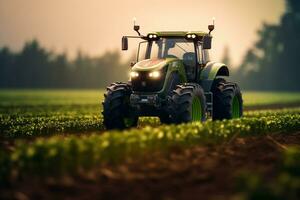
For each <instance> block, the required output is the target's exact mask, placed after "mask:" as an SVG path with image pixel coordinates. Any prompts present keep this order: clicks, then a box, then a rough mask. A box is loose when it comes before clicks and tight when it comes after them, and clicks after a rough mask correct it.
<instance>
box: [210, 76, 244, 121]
mask: <svg viewBox="0 0 300 200" xmlns="http://www.w3.org/2000/svg"><path fill="white" fill-rule="evenodd" d="M212 92H213V117H212V118H213V120H223V119H233V118H239V117H241V116H242V115H243V98H242V93H241V91H240V88H239V86H238V85H237V84H236V83H232V82H227V81H226V80H225V79H222V78H218V79H216V80H215V81H214V83H213V86H212Z"/></svg>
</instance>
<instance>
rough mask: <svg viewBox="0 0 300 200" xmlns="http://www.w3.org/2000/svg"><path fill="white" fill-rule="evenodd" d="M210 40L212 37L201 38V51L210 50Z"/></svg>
mask: <svg viewBox="0 0 300 200" xmlns="http://www.w3.org/2000/svg"><path fill="white" fill-rule="evenodd" d="M211 40H212V37H211V36H209V35H206V36H204V37H203V49H211Z"/></svg>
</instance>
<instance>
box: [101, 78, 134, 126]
mask: <svg viewBox="0 0 300 200" xmlns="http://www.w3.org/2000/svg"><path fill="white" fill-rule="evenodd" d="M131 93H132V90H131V86H130V85H129V84H127V83H112V84H111V85H110V86H109V87H107V92H106V94H104V102H103V103H102V105H103V112H102V115H103V124H104V126H105V127H106V128H107V129H125V128H130V127H134V126H137V122H138V116H137V115H136V114H135V112H134V110H133V109H132V108H131V107H130V105H129V98H130V94H131Z"/></svg>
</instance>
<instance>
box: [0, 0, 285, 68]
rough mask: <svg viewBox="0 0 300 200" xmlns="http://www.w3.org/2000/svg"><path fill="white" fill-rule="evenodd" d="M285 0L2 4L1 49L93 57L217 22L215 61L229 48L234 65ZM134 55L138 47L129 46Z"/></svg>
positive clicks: (10, 0) (6, 0)
mask: <svg viewBox="0 0 300 200" xmlns="http://www.w3.org/2000/svg"><path fill="white" fill-rule="evenodd" d="M284 10H285V2H284V0H251V1H247V0H215V1H212V0H210V1H208V0H185V1H175V0H148V1H145V0H127V1H126V0H123V1H122V0H119V1H117V0H0V47H2V46H8V47H10V48H11V49H12V50H14V51H17V50H20V49H21V48H22V46H23V45H24V42H25V41H28V40H32V39H34V38H36V39H38V40H39V41H40V42H41V44H42V45H43V46H45V47H47V48H50V49H51V50H53V51H56V52H64V51H66V52H67V53H68V55H69V56H71V57H72V56H74V55H76V52H77V51H78V49H81V50H82V51H83V52H84V53H86V54H89V55H92V56H93V55H100V54H102V53H104V52H105V51H107V50H115V49H120V46H121V44H120V43H121V37H122V35H135V32H134V31H133V30H132V25H133V22H132V19H133V18H134V17H135V18H137V23H138V24H139V25H140V26H141V32H142V33H147V32H150V31H161V30H188V31H189V30H191V31H193V30H195V31H196V30H201V31H206V30H207V25H208V24H209V23H211V22H212V18H213V17H215V18H216V22H215V25H216V27H215V30H214V31H213V36H214V38H213V49H212V50H211V55H212V59H214V60H220V59H221V57H222V55H223V51H224V47H225V46H226V45H227V46H228V48H229V51H230V56H231V59H232V62H233V65H238V64H239V63H240V62H241V60H242V57H243V55H244V54H245V52H246V50H247V49H248V48H249V47H251V46H252V45H253V42H255V41H256V39H257V34H256V32H257V30H258V29H259V28H260V27H261V25H262V23H263V22H267V23H278V22H279V20H280V16H281V15H282V14H283V12H284ZM129 48H130V50H131V51H129V52H123V53H122V55H124V57H126V56H127V57H128V56H129V55H132V53H133V52H134V51H135V49H136V43H135V42H133V41H131V40H130V41H129Z"/></svg>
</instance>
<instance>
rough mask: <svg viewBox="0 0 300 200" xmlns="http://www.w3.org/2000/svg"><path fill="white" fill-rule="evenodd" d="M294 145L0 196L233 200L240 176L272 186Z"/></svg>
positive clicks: (119, 170)
mask: <svg viewBox="0 0 300 200" xmlns="http://www.w3.org/2000/svg"><path fill="white" fill-rule="evenodd" d="M291 145H293V146H300V132H296V133H289V134H273V135H264V136H255V137H254V136H253V137H252V136H251V137H243V138H241V137H237V138H235V139H234V140H232V141H230V142H227V143H224V144H221V145H213V144H211V145H206V146H193V147H188V148H178V147H172V148H171V149H170V150H169V151H168V152H152V153H148V154H145V156H144V157H140V158H138V159H129V160H126V161H124V162H122V163H121V164H118V165H107V164H106V165H102V166H99V168H97V169H94V170H92V171H89V172H85V171H82V173H81V175H78V176H76V177H69V176H66V177H63V178H60V179H53V178H45V179H42V180H41V179H34V178H32V177H28V178H26V179H23V180H19V181H17V182H14V183H12V185H11V186H10V187H8V188H5V189H3V190H2V191H1V190H0V199H1V197H2V198H3V199H4V198H7V199H19V200H26V199H75V200H76V199H165V200H171V199H220V200H222V199H230V198H232V197H235V196H236V195H237V194H236V193H235V191H236V185H235V184H236V177H237V175H238V174H240V173H241V172H244V171H251V172H255V173H258V174H261V175H262V176H264V178H266V179H270V180H271V179H272V177H273V176H274V175H275V174H276V170H277V167H278V162H279V160H280V158H281V153H282V151H283V150H284V149H285V148H286V147H287V146H291Z"/></svg>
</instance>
